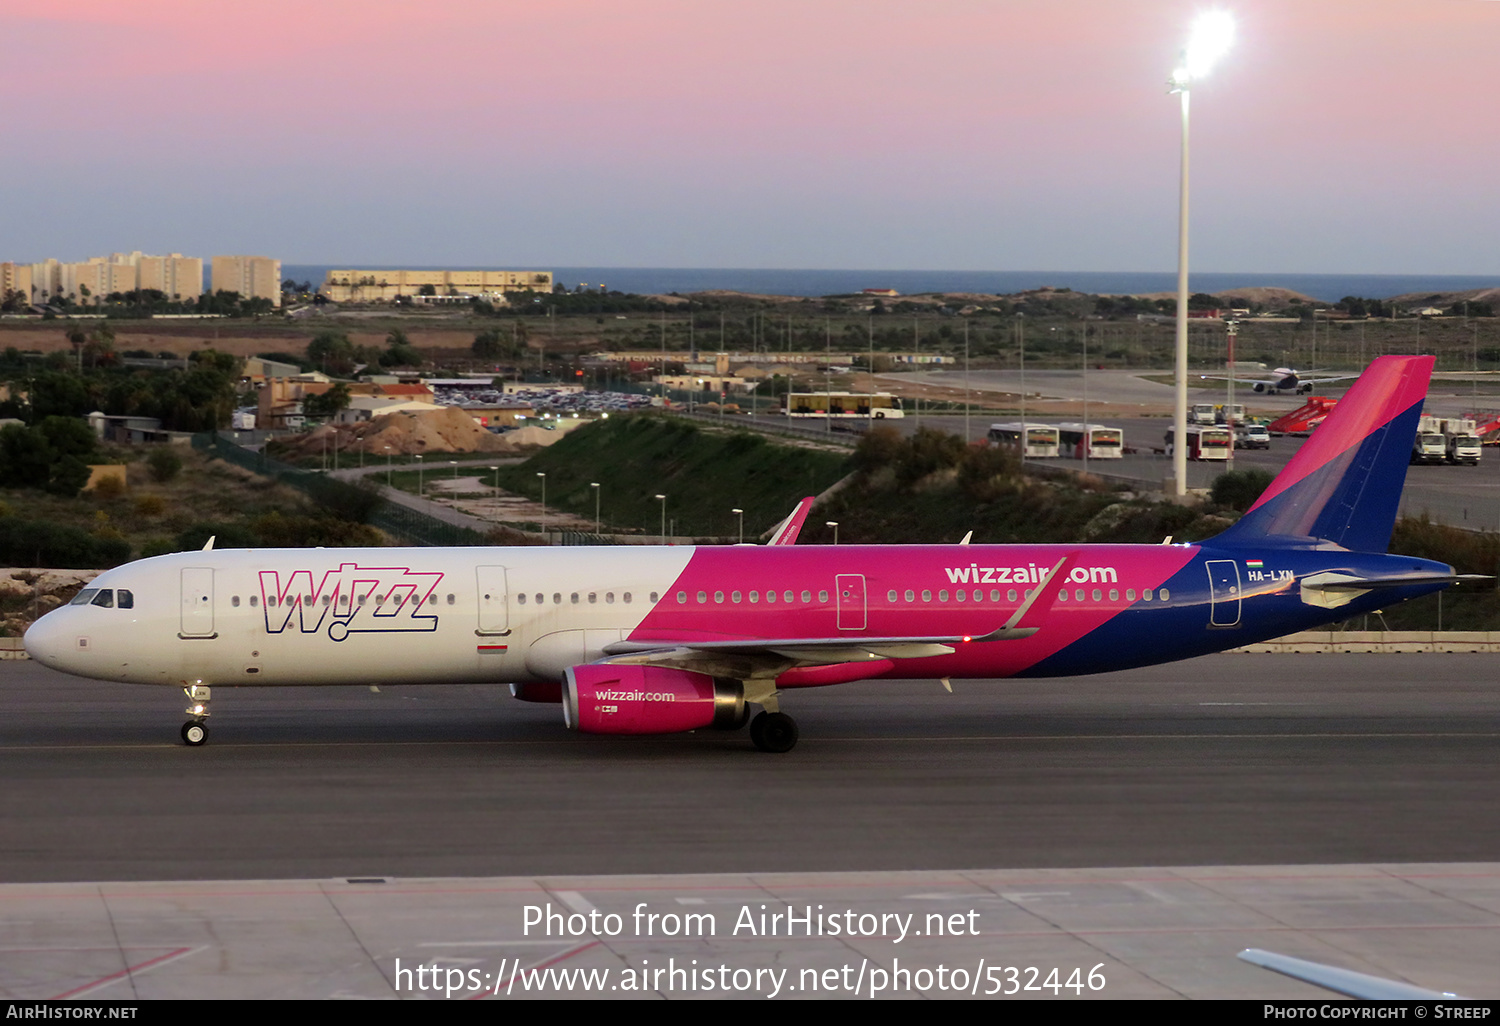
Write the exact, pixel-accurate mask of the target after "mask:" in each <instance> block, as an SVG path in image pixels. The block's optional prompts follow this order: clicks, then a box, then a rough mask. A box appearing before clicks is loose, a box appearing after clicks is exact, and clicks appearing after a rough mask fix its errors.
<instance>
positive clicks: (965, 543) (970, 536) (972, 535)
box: [959, 531, 974, 545]
mask: <svg viewBox="0 0 1500 1026" xmlns="http://www.w3.org/2000/svg"><path fill="white" fill-rule="evenodd" d="M972 537H974V532H973V531H970V532H969V533H968V534H966V535H964V540H963V541H961V542H959V544H960V545H967V544H969V539H970V538H972Z"/></svg>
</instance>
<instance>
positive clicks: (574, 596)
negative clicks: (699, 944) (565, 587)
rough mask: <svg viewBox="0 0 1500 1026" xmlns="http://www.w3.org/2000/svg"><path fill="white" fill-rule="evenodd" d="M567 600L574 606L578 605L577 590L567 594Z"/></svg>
mask: <svg viewBox="0 0 1500 1026" xmlns="http://www.w3.org/2000/svg"><path fill="white" fill-rule="evenodd" d="M568 601H570V602H572V603H573V605H575V606H576V605H578V592H576V591H575V592H573V594H571V595H569V596H568Z"/></svg>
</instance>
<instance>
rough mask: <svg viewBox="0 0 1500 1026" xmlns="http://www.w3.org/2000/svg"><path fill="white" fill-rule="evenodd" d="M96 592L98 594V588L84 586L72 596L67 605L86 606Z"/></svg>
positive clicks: (92, 599)
mask: <svg viewBox="0 0 1500 1026" xmlns="http://www.w3.org/2000/svg"><path fill="white" fill-rule="evenodd" d="M97 594H99V589H98V588H84V589H83V590H82V591H80V592H79V593H78V594H77V595H74V596H73V601H72V602H69V603H68V605H70V606H86V605H88V604H89V603H90V602H92V601H94V596H95V595H97Z"/></svg>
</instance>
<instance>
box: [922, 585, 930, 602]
mask: <svg viewBox="0 0 1500 1026" xmlns="http://www.w3.org/2000/svg"><path fill="white" fill-rule="evenodd" d="M922 601H923V602H931V601H932V592H930V591H928V590H927V589H926V588H923V589H922Z"/></svg>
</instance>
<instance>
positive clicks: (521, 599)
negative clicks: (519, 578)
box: [516, 591, 526, 606]
mask: <svg viewBox="0 0 1500 1026" xmlns="http://www.w3.org/2000/svg"><path fill="white" fill-rule="evenodd" d="M516 601H517V602H519V603H520V604H521V605H523V606H524V605H525V604H526V593H525V592H524V591H523V592H521V594H519V595H517V596H516Z"/></svg>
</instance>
